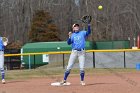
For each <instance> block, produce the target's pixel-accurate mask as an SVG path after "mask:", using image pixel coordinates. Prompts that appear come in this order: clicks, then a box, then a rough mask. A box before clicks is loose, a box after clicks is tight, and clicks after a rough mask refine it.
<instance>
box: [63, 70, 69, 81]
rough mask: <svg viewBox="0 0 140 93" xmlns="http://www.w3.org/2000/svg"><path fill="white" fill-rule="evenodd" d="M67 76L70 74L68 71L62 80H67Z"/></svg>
mask: <svg viewBox="0 0 140 93" xmlns="http://www.w3.org/2000/svg"><path fill="white" fill-rule="evenodd" d="M69 74H70V70H66V71H65V75H64V80H65V81H66V80H67V77H68V76H69Z"/></svg>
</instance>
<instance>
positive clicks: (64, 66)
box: [63, 53, 65, 69]
mask: <svg viewBox="0 0 140 93" xmlns="http://www.w3.org/2000/svg"><path fill="white" fill-rule="evenodd" d="M63 69H65V56H64V53H63Z"/></svg>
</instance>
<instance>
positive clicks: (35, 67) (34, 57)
mask: <svg viewBox="0 0 140 93" xmlns="http://www.w3.org/2000/svg"><path fill="white" fill-rule="evenodd" d="M35 68H36V62H35V55H34V69H35Z"/></svg>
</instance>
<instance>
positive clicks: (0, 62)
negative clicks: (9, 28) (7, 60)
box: [0, 37, 6, 84]
mask: <svg viewBox="0 0 140 93" xmlns="http://www.w3.org/2000/svg"><path fill="white" fill-rule="evenodd" d="M4 46H6V45H4V44H3V41H2V37H0V70H1V77H2V83H3V84H5V79H4V78H5V72H4Z"/></svg>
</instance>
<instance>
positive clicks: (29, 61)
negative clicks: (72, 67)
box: [21, 41, 93, 68]
mask: <svg viewBox="0 0 140 93" xmlns="http://www.w3.org/2000/svg"><path fill="white" fill-rule="evenodd" d="M86 49H93V43H92V42H90V41H86ZM70 50H71V45H68V44H67V42H66V41H61V42H37V43H27V44H25V45H24V46H23V47H22V48H21V53H38V52H52V51H70ZM21 61H22V64H23V65H24V66H25V68H35V67H38V66H42V65H46V64H48V63H49V61H50V60H49V55H47V54H44V55H30V56H29V55H28V56H21Z"/></svg>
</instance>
